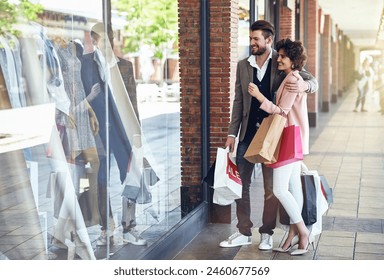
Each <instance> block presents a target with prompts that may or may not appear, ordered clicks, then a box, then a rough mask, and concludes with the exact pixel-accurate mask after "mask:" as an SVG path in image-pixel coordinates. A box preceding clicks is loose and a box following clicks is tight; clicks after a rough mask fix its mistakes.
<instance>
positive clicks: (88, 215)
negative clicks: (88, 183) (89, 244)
mask: <svg viewBox="0 0 384 280" xmlns="http://www.w3.org/2000/svg"><path fill="white" fill-rule="evenodd" d="M96 198H97V196H96ZM78 201H79V206H80V209H81V213H82V214H83V218H84V223H85V226H87V227H90V226H94V225H97V224H99V223H100V214H99V212H98V211H97V209H98V208H97V207H92V206H93V205H92V204H93V203H97V201H96V200H94V199H92V194H91V191H90V190H89V187H88V188H85V189H84V191H83V192H81V193H80V194H79V198H78Z"/></svg>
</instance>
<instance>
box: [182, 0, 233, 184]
mask: <svg viewBox="0 0 384 280" xmlns="http://www.w3.org/2000/svg"><path fill="white" fill-rule="evenodd" d="M178 4H179V56H180V87H181V88H180V91H181V92H180V102H181V109H180V110H181V120H180V121H181V175H182V176H181V185H182V186H197V185H200V182H201V177H202V174H201V163H202V155H201V147H202V143H201V125H202V123H201V97H202V94H205V93H201V89H200V83H201V78H200V74H201V72H200V67H201V65H200V54H201V53H200V0H187V1H181V0H179V1H178ZM209 6H210V15H209V16H210V22H209V24H210V30H209V36H210V42H209V44H210V49H209V52H210V53H209V64H210V69H209V75H210V79H209V94H210V107H209V114H210V126H211V127H210V162H211V163H212V162H213V160H214V158H215V156H216V149H217V147H223V146H224V144H225V140H226V138H227V130H228V124H229V121H230V100H231V94H232V92H233V91H234V90H233V89H234V78H235V70H236V69H235V66H236V63H237V33H238V32H237V28H238V0H232V1H231V0H222V1H215V0H210V1H209Z"/></svg>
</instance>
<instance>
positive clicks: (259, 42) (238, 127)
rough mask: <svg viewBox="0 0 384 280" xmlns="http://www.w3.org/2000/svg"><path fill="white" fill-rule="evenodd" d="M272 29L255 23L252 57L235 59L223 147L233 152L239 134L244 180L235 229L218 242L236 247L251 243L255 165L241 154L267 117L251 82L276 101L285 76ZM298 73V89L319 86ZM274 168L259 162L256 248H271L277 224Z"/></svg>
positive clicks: (239, 162)
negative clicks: (259, 214) (261, 190)
mask: <svg viewBox="0 0 384 280" xmlns="http://www.w3.org/2000/svg"><path fill="white" fill-rule="evenodd" d="M274 35H275V28H274V27H273V25H272V24H271V23H269V22H268V21H265V20H258V21H256V22H254V23H253V24H252V26H251V30H250V36H249V38H250V46H251V56H250V57H248V58H245V59H243V60H241V61H239V62H238V65H237V72H236V85H235V98H234V102H233V108H232V116H231V122H230V125H229V129H228V138H227V141H226V143H225V146H226V147H228V146H229V148H230V152H233V151H234V146H235V139H236V136H237V135H238V137H239V143H238V146H237V152H236V163H237V166H238V169H239V173H240V177H241V180H242V183H243V191H242V198H241V199H238V200H236V216H237V219H238V223H237V228H238V231H237V232H236V233H234V234H232V235H231V236H230V237H229V238H228V239H227V240H224V241H222V242H221V243H220V246H221V247H236V246H242V245H248V244H251V243H252V238H251V236H252V231H251V228H252V226H253V223H252V221H251V217H250V216H251V207H250V197H249V187H250V184H251V176H252V172H253V169H254V166H255V165H254V164H253V163H251V162H249V161H247V160H246V159H245V158H244V154H245V152H246V150H247V149H248V146H249V144H250V142H251V141H252V139H253V137H254V135H255V133H256V131H257V128H258V127H259V126H260V124H261V122H262V120H263V118H264V117H265V116H267V113H265V112H264V111H263V110H261V109H260V108H259V107H260V103H259V102H258V101H257V99H255V98H254V97H252V96H251V95H250V94H249V93H248V85H249V83H250V82H253V83H255V84H256V85H257V86H258V87H259V89H260V91H261V92H262V93H263V94H264V95H265V96H266V97H267V98H268V99H269V100H271V101H274V100H275V91H276V90H277V89H278V87H279V85H280V83H281V81H282V80H283V79H284V77H285V75H284V73H283V72H282V71H279V70H278V69H277V66H278V64H277V52H276V51H275V50H274V49H273V48H272V44H273V39H274ZM300 75H301V76H302V77H303V79H304V80H305V81H303V82H302V83H301V84H299V87H300V89H301V91H306V92H308V93H313V92H315V91H317V89H318V83H317V80H316V79H315V78H314V77H313V76H312V75H311V74H309V73H308V72H306V71H302V72H300ZM286 86H287V89H288V90H292V91H298V90H299V89H298V88H297V86H295V85H293V84H287V85H286ZM272 172H273V169H271V168H268V167H267V166H265V165H263V164H262V173H263V179H264V209H263V217H262V226H261V227H260V228H259V233H260V234H261V239H260V244H259V249H260V250H271V249H272V247H273V240H272V235H273V230H274V228H275V227H276V217H277V211H278V200H277V198H276V197H275V196H274V195H273V191H272V185H273V184H272V177H273V173H272Z"/></svg>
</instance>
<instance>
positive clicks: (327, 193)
mask: <svg viewBox="0 0 384 280" xmlns="http://www.w3.org/2000/svg"><path fill="white" fill-rule="evenodd" d="M320 182H321V191H322V193H323V195H324V197H325V199H326V200H327V202H328V204H331V203H333V190H332V188H330V187H329V185H328V182H327V179H326V178H325V176H324V175H320Z"/></svg>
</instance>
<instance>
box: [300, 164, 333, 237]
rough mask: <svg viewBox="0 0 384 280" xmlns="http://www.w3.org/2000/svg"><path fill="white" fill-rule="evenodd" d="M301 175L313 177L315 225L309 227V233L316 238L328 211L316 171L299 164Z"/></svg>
mask: <svg viewBox="0 0 384 280" xmlns="http://www.w3.org/2000/svg"><path fill="white" fill-rule="evenodd" d="M301 169H302V171H301V174H302V175H311V176H313V181H314V183H315V187H316V215H317V218H316V223H314V224H312V226H311V233H312V234H313V235H314V236H316V235H318V234H320V233H321V232H322V225H323V222H322V221H323V215H324V213H325V212H326V211H327V210H328V203H327V200H326V199H325V197H324V195H323V194H322V191H321V179H320V175H319V173H318V172H317V171H316V170H309V169H308V167H307V166H306V165H305V164H304V162H301Z"/></svg>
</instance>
